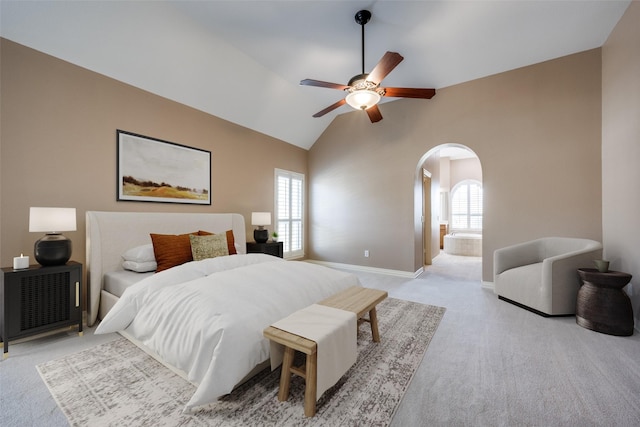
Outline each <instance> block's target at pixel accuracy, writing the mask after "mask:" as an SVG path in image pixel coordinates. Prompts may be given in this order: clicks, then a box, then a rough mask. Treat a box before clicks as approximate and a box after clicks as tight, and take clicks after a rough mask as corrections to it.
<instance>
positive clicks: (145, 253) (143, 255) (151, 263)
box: [122, 243, 158, 273]
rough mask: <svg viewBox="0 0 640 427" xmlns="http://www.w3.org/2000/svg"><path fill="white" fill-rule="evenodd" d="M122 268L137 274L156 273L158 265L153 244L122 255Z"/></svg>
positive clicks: (132, 249) (138, 247)
mask: <svg viewBox="0 0 640 427" xmlns="http://www.w3.org/2000/svg"><path fill="white" fill-rule="evenodd" d="M122 259H123V260H124V261H123V262H122V268H124V269H125V270H131V271H135V272H136V273H146V272H149V271H156V269H157V268H158V264H157V263H156V258H155V255H154V253H153V244H151V243H149V244H148V245H142V246H136V247H135V248H131V249H129V250H128V251H126V252H125V253H123V254H122Z"/></svg>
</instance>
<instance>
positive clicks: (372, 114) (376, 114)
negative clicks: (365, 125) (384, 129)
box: [364, 104, 382, 123]
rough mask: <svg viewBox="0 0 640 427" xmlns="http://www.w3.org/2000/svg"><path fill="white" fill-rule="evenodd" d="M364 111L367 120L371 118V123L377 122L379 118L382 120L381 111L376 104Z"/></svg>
mask: <svg viewBox="0 0 640 427" xmlns="http://www.w3.org/2000/svg"><path fill="white" fill-rule="evenodd" d="M364 111H366V112H367V115H368V116H369V120H371V123H375V122H379V121H380V120H382V113H381V112H380V109H379V108H378V104H376V105H374V106H373V107H369V108H367V109H366V110H364Z"/></svg>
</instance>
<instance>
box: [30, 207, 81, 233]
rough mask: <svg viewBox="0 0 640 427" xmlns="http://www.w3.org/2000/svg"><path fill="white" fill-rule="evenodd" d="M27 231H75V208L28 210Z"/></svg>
mask: <svg viewBox="0 0 640 427" xmlns="http://www.w3.org/2000/svg"><path fill="white" fill-rule="evenodd" d="M29 231H31V232H37V231H40V232H44V233H55V232H61V231H76V208H29Z"/></svg>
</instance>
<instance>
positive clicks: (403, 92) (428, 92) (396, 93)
mask: <svg viewBox="0 0 640 427" xmlns="http://www.w3.org/2000/svg"><path fill="white" fill-rule="evenodd" d="M384 91H385V94H384V96H391V97H394V98H421V99H431V98H433V96H434V95H435V94H436V90H435V89H413V88H408V87H386V88H384Z"/></svg>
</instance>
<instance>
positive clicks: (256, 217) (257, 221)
mask: <svg viewBox="0 0 640 427" xmlns="http://www.w3.org/2000/svg"><path fill="white" fill-rule="evenodd" d="M270 224H271V212H251V225H270Z"/></svg>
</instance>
